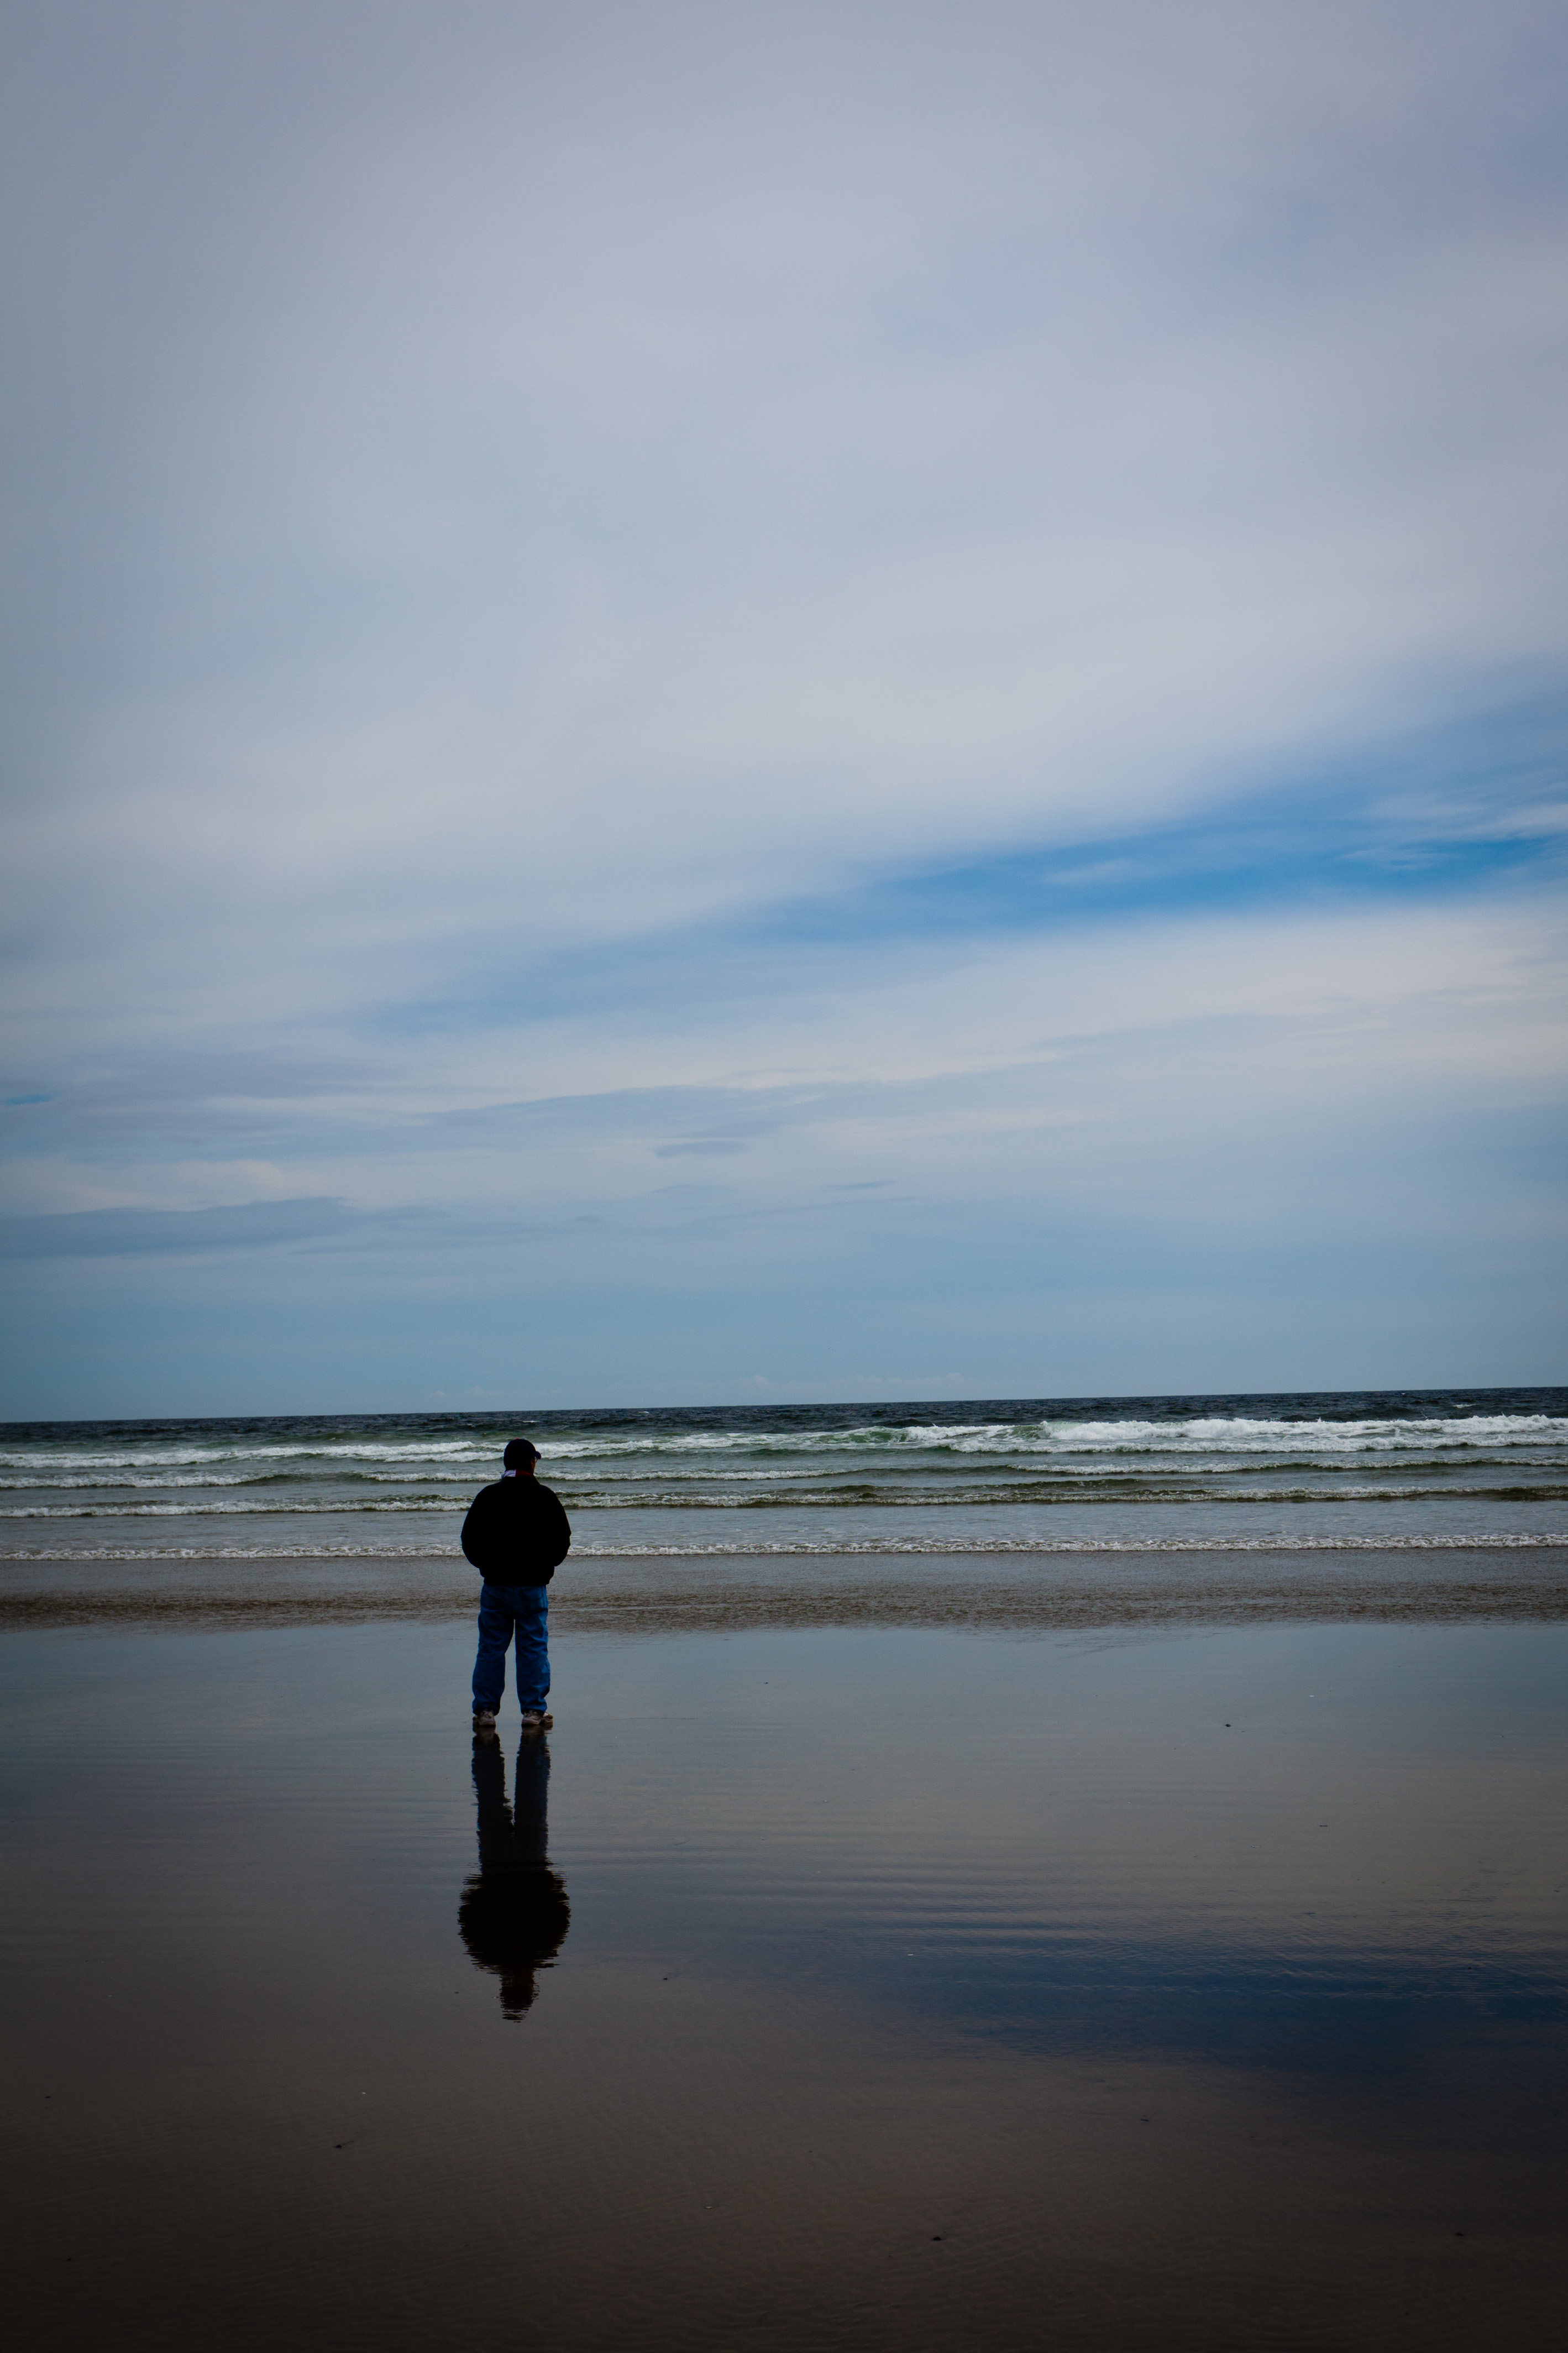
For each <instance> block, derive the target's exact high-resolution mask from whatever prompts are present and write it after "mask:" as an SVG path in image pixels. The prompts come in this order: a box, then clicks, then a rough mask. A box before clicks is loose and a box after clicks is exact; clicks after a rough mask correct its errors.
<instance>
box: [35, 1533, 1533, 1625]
mask: <svg viewBox="0 0 1568 2353" xmlns="http://www.w3.org/2000/svg"><path fill="white" fill-rule="evenodd" d="M477 1599H478V1586H477V1579H476V1577H475V1575H474V1572H473V1571H472V1570H471V1569H470V1568H469V1567H468V1563H467V1562H466V1561H464V1560H463V1559H461V1558H460V1557H455V1556H451V1555H449V1554H431V1555H429V1556H404V1557H391V1556H389V1557H384V1558H379V1559H377V1558H372V1559H363V1558H359V1559H343V1558H342V1557H338V1558H328V1557H322V1558H321V1559H316V1560H311V1559H287V1560H255V1559H244V1558H239V1559H233V1558H231V1559H223V1558H216V1559H215V1558H212V1557H203V1558H197V1559H191V1560H184V1561H180V1560H168V1559H153V1560H146V1561H134V1560H93V1559H91V1558H89V1557H85V1556H84V1557H79V1558H76V1559H73V1560H68V1561H48V1562H42V1561H37V1562H35V1561H27V1560H26V1559H13V1560H10V1561H6V1562H5V1563H4V1564H0V1625H4V1626H12V1627H23V1626H38V1627H42V1626H50V1625H92V1624H105V1625H124V1626H132V1625H137V1624H142V1625H155V1624H160V1623H161V1624H168V1625H176V1624H181V1623H184V1624H189V1625H199V1624H211V1625H229V1626H264V1625H267V1624H275V1623H282V1622H286V1621H288V1620H319V1621H321V1622H323V1623H330V1622H332V1621H337V1620H366V1619H377V1618H384V1619H394V1620H395V1619H416V1620H427V1621H439V1620H451V1619H458V1618H471V1617H472V1615H473V1613H474V1610H475V1609H476V1606H477ZM551 1619H552V1625H553V1626H554V1627H556V1628H557V1629H558V1630H560V1631H561V1632H563V1633H570V1632H581V1631H588V1630H605V1631H611V1630H621V1631H625V1632H637V1633H665V1632H694V1633H695V1632H703V1631H717V1630H739V1629H742V1628H746V1627H765V1626H776V1627H792V1626H793V1627H805V1626H863V1625H902V1626H952V1627H994V1628H997V1629H1003V1628H1018V1629H1025V1628H1030V1627H1032V1628H1036V1629H1039V1630H1050V1629H1060V1630H1066V1629H1073V1628H1086V1627H1093V1626H1133V1625H1149V1626H1157V1625H1241V1624H1271V1623H1281V1622H1291V1621H1296V1622H1300V1621H1304V1620H1310V1621H1313V1622H1318V1623H1321V1622H1326V1621H1334V1620H1352V1619H1353V1620H1373V1621H1385V1622H1405V1623H1417V1622H1422V1623H1432V1622H1445V1621H1458V1620H1510V1619H1511V1620H1546V1621H1550V1620H1564V1619H1568V1547H1564V1546H1560V1545H1555V1544H1553V1545H1539V1544H1521V1545H1494V1546H1472V1545H1466V1544H1454V1545H1445V1546H1411V1547H1408V1548H1397V1547H1389V1548H1386V1549H1383V1548H1377V1547H1374V1546H1355V1547H1348V1546H1321V1547H1315V1548H1308V1547H1303V1548H1301V1549H1300V1550H1296V1551H1292V1550H1267V1551H1265V1550H1258V1549H1237V1550H1236V1551H1226V1550H1224V1549H1221V1548H1217V1547H1215V1548H1210V1547H1206V1546H1205V1547H1201V1548H1199V1547H1194V1548H1193V1549H1191V1550H1184V1551H1174V1550H1169V1549H1162V1550H1146V1551H1139V1550H1134V1549H1131V1548H1128V1549H1124V1550H1116V1551H1110V1550H1101V1551H1097V1550H1091V1549H1088V1548H1086V1549H1085V1550H1083V1551H1081V1552H1063V1551H1053V1552H1037V1553H1030V1552H1016V1553H998V1552H981V1553H935V1554H932V1553H882V1554H865V1553H862V1554H826V1555H825V1554H809V1555H793V1556H792V1555H789V1554H777V1553H772V1554H768V1553H753V1554H743V1553H733V1554H708V1555H703V1556H690V1555H687V1556H676V1557H658V1556H654V1557H649V1556H640V1557H630V1558H628V1557H626V1556H621V1557H616V1556H587V1555H583V1554H574V1556H572V1558H571V1560H570V1561H569V1563H568V1564H567V1566H566V1567H565V1568H564V1569H563V1571H562V1572H561V1574H560V1575H559V1577H558V1578H557V1580H556V1582H555V1585H554V1587H553V1588H552V1596H551Z"/></svg>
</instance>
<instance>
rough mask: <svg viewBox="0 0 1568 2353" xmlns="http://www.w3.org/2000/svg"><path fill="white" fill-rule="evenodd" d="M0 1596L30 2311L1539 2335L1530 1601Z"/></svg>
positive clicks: (1355, 2343) (23, 2274) (11, 2191)
mask: <svg viewBox="0 0 1568 2353" xmlns="http://www.w3.org/2000/svg"><path fill="white" fill-rule="evenodd" d="M555 1651H556V1657H555V1673H556V1688H555V1694H554V1704H555V1708H556V1714H557V1728H556V1730H555V1731H554V1732H553V1734H552V1736H551V1737H550V1739H549V1742H548V1745H547V1748H546V1747H543V1746H540V1745H539V1744H535V1745H534V1746H531V1747H526V1746H525V1747H523V1748H522V1749H521V1753H520V1747H519V1742H518V1737H517V1719H516V1716H515V1714H513V1713H511V1703H510V1701H509V1703H508V1712H507V1713H506V1714H505V1715H503V1719H502V1735H503V1737H502V1742H501V1744H500V1746H499V1747H496V1748H491V1749H489V1750H486V1751H480V1752H479V1754H478V1756H477V1757H476V1755H475V1753H474V1752H473V1751H472V1749H471V1746H470V1742H469V1739H468V1732H467V1726H466V1720H465V1718H466V1708H465V1695H466V1671H467V1667H468V1636H467V1633H466V1631H465V1630H459V1629H457V1628H448V1627H447V1626H440V1625H437V1626H428V1625H405V1626H392V1627H385V1626H382V1627H365V1626H357V1627H343V1626H313V1627H308V1628H307V1627H301V1626H285V1627H281V1628H277V1629H274V1630H268V1631H266V1632H246V1633H226V1634H209V1633H191V1632H182V1633H179V1634H174V1635H171V1634H163V1633H135V1634H117V1635H109V1634H103V1633H99V1632H94V1633H85V1632H79V1631H49V1632H34V1633H28V1634H21V1635H13V1636H12V1637H10V1638H9V1639H8V1641H7V1643H6V1646H5V1651H4V1653H3V1672H4V1680H5V1700H6V1707H5V1765H6V1773H5V1785H6V1788H7V1789H8V1791H9V1796H8V1798H7V1800H6V1803H5V1812H4V1816H3V1820H0V1828H3V1832H4V1842H5V1849H6V1862H7V1876H8V1881H9V1883H10V1885H11V1886H12V1888H13V1889H14V1890H16V1891H18V1894H17V1895H15V1896H14V1898H13V1903H12V1905H11V1907H10V1911H9V1915H8V1922H7V1926H6V1927H5V1933H4V1939H3V1944H0V1955H3V1960H4V1972H5V1996H6V2000H5V2015H6V2017H7V2019H8V2020H9V2021H12V2023H13V2026H14V2027H15V2026H16V2024H17V2023H18V2022H19V2021H25V2024H23V2026H22V2031H21V2032H20V2034H19V2035H18V2036H17V2037H16V2040H17V2041H18V2042H19V2044H20V2048H19V2050H18V2052H17V2054H16V2065H15V2067H14V2069H13V2081H14V2083H16V2085H17V2087H18V2088H17V2089H16V2093H15V2094H14V2096H13V2099H12V2102H11V2103H10V2109H9V2116H8V2120H7V2124H6V2127H5V2134H6V2152H7V2153H6V2159H5V2197H6V2206H7V2211H8V2212H9V2214H10V2215H11V2217H12V2219H13V2224H14V2228H13V2233H12V2235H13V2240H14V2243H15V2244H16V2246H17V2247H18V2248H19V2249H21V2250H22V2253H21V2256H20V2257H19V2258H18V2259H17V2260H16V2262H14V2264H13V2269H12V2278H11V2281H10V2284H9V2287H10V2292H9V2295H8V2299H7V2300H8V2304H9V2305H10V2306H12V2307H13V2308H16V2306H18V2305H19V2306H20V2312H21V2317H22V2319H23V2321H24V2324H25V2326H26V2329H27V2331H28V2333H29V2335H30V2336H32V2337H36V2338H37V2340H38V2341H44V2340H45V2337H46V2334H47V2341H49V2342H50V2343H52V2344H55V2345H60V2346H67V2347H75V2346H78V2345H81V2346H86V2345H87V2344H88V2343H89V2341H90V2342H91V2343H93V2344H94V2345H95V2346H96V2345H98V2344H100V2343H101V2342H103V2341H105V2340H106V2339H108V2340H110V2341H113V2342H116V2343H118V2344H122V2345H128V2346H133V2347H141V2346H147V2347H152V2346H154V2345H156V2346H159V2347H169V2346H174V2347H184V2346H185V2345H187V2344H188V2345H191V2346H195V2345H197V2344H201V2345H206V2344H210V2343H215V2342H217V2343H224V2344H226V2345H230V2346H238V2347H249V2346H252V2345H255V2346H261V2345H264V2344H265V2345H268V2346H271V2345H274V2344H276V2343H277V2342H279V2340H282V2341H285V2342H291V2343H293V2344H296V2345H300V2346H304V2347H314V2346H317V2345H323V2346H324V2345H326V2344H329V2343H331V2344H333V2345H337V2344H340V2343H341V2342H342V2339H343V2337H344V2336H345V2334H352V2335H353V2337H355V2338H356V2339H359V2338H364V2339H368V2340H369V2341H372V2342H374V2343H377V2344H380V2345H385V2346H392V2347H408V2348H414V2347H420V2348H424V2347H428V2346H430V2345H432V2344H445V2343H447V2342H451V2343H454V2344H457V2343H461V2344H465V2345H474V2346H478V2347H481V2348H488V2347H491V2346H494V2347H498V2348H499V2347H500V2346H503V2345H505V2346H509V2347H510V2346H512V2345H514V2344H516V2343H518V2342H519V2341H533V2340H537V2341H539V2342H542V2343H550V2344H552V2345H555V2346H558V2347H564V2348H573V2353H574V2349H575V2348H600V2347H604V2348H610V2347H616V2348H618V2347H621V2346H623V2345H626V2344H628V2343H636V2344H637V2345H639V2346H650V2347H655V2348H665V2347H668V2348H686V2347H692V2346H695V2347H703V2348H706V2347H712V2348H729V2347H734V2346H755V2347H759V2348H773V2347H778V2348H784V2347H785V2346H788V2347H789V2348H792V2353H793V2348H800V2347H802V2346H810V2347H814V2348H815V2347H818V2346H822V2347H837V2346H840V2345H842V2346H845V2347H848V2346H850V2345H854V2346H856V2347H870V2348H889V2353H891V2349H892V2348H897V2353H905V2348H911V2353H912V2348H932V2353H948V2348H954V2353H956V2348H974V2347H976V2346H984V2347H986V2348H992V2347H996V2348H1013V2347H1017V2348H1026V2347H1028V2348H1034V2347H1037V2346H1039V2345H1042V2344H1052V2345H1058V2346H1063V2347H1069V2348H1077V2347H1083V2348H1108V2353H1109V2348H1143V2347H1149V2348H1154V2347H1170V2346H1178V2347H1187V2346H1191V2347H1194V2348H1196V2347H1205V2348H1231V2347H1234V2348H1254V2347H1258V2346H1274V2345H1278V2346H1283V2347H1295V2346H1302V2347H1305V2346H1314V2347H1316V2346H1323V2347H1330V2346H1331V2347H1354V2348H1360V2347H1363V2346H1364V2347H1367V2348H1373V2347H1377V2348H1385V2347H1389V2346H1410V2347H1413V2348H1414V2347H1415V2346H1421V2347H1423V2348H1425V2347H1428V2346H1431V2345H1434V2344H1437V2345H1452V2346H1463V2347H1468V2346H1472V2345H1473V2346H1479V2345H1481V2344H1482V2343H1483V2342H1486V2343H1494V2342H1495V2343H1504V2344H1508V2345H1510V2347H1522V2348H1535V2347H1537V2346H1540V2347H1544V2346H1546V2345H1547V2344H1548V2343H1549V2342H1550V2343H1552V2344H1553V2345H1555V2343H1556V2342H1557V2341H1558V2338H1559V2335H1560V2318H1561V2306H1560V2283H1561V2276H1562V2272H1561V2266H1562V2260H1563V2254H1564V2253H1565V2252H1568V2248H1565V2243H1564V2242H1565V2239H1568V2230H1565V2228H1564V2224H1563V2206H1562V2200H1561V2181H1562V2175H1561V2164H1562V2150H1563V2108H1564V2102H1563V2061H1564V2058H1565V2056H1568V1891H1565V1887H1564V1880H1563V1863H1562V1856H1563V1832H1564V1830H1565V1829H1568V1723H1565V1720H1564V1711H1563V1703H1562V1698H1561V1693H1562V1688H1563V1667H1564V1665H1565V1664H1568V1629H1564V1628H1563V1627H1561V1626H1542V1625H1531V1626H1523V1625H1468V1626H1452V1627H1419V1626H1394V1625H1388V1626H1365V1625H1361V1626H1356V1625H1333V1626H1270V1627H1253V1628H1245V1629H1238V1628H1221V1629H1208V1630H1203V1631H1201V1632H1188V1633H1178V1632H1173V1631H1169V1630H1165V1631H1162V1632H1159V1633H1143V1634H1142V1635H1137V1636H1133V1635H1131V1634H1121V1635H1116V1634H1106V1633H1100V1634H1095V1635H1088V1634H1079V1635H1061V1634H1054V1635H1049V1636H1040V1637H1037V1638H1035V1639H1028V1640H1020V1639H1016V1638H1014V1639H1006V1638H1003V1637H1000V1636H996V1635H988V1636H976V1635H963V1634H958V1633H952V1632H942V1631H936V1630H907V1629H905V1630H900V1629H889V1628H871V1627H860V1628H853V1629H837V1630H833V1629H815V1630H795V1631H792V1630H767V1631H754V1632H747V1633H740V1634H729V1635H721V1634H686V1635H681V1636H679V1637H673V1638H671V1637H658V1636H649V1637H645V1638H642V1639H625V1638H617V1637H612V1636H604V1635H592V1634H580V1635H576V1636H573V1635H570V1634H568V1635H566V1636H564V1637H562V1638H560V1639H558V1641H557V1642H556V1644H555Z"/></svg>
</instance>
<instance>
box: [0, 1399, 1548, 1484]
mask: <svg viewBox="0 0 1568 2353" xmlns="http://www.w3.org/2000/svg"><path fill="white" fill-rule="evenodd" d="M1565 1440H1568V1417H1563V1416H1562V1415H1553V1414H1544V1413H1533V1414H1507V1413H1502V1414H1449V1415H1431V1416H1427V1417H1424V1418H1422V1419H1400V1418H1396V1417H1393V1416H1381V1417H1380V1416H1369V1417H1367V1418H1365V1419H1361V1420H1356V1421H1341V1420H1329V1419H1316V1420H1305V1419H1290V1418H1284V1417H1268V1416H1248V1415H1235V1416H1215V1415H1194V1416H1190V1417H1188V1418H1186V1419H1170V1420H1164V1419H1162V1420H1157V1421H1155V1420H1147V1419H1126V1420H1107V1421H1078V1420H1071V1419H1060V1420H1057V1419H1051V1418H1050V1417H1048V1416H1047V1417H1044V1418H1042V1419H1039V1420H1037V1421H1027V1422H1000V1421H987V1422H979V1421H977V1422H920V1421H914V1422H906V1423H900V1424H893V1425H889V1424H885V1423H880V1422H868V1423H860V1424H855V1425H853V1426H851V1427H849V1428H847V1429H838V1428H816V1429H807V1430H735V1429H724V1428H718V1429H713V1430H682V1431H647V1432H637V1433H628V1434H626V1435H625V1436H611V1435H609V1434H608V1433H604V1434H599V1433H584V1435H583V1436H582V1437H578V1438H572V1437H557V1436H554V1435H547V1436H543V1437H542V1438H540V1439H539V1440H538V1444H539V1447H540V1451H541V1453H542V1456H543V1458H544V1460H545V1461H546V1462H547V1463H548V1462H559V1463H562V1464H567V1463H592V1462H595V1461H599V1462H605V1463H617V1462H618V1463H633V1462H636V1461H657V1460H661V1459H662V1460H674V1461H681V1460H682V1459H685V1460H691V1459H692V1458H701V1457H703V1456H708V1457H719V1458H723V1457H726V1456H730V1455H733V1454H738V1453H739V1454H750V1455H752V1456H753V1457H757V1458H762V1459H763V1460H764V1461H765V1460H767V1459H769V1458H776V1457H780V1456H784V1457H799V1456H801V1455H807V1454H826V1455H843V1454H850V1455H868V1454H870V1455H881V1456H889V1455H892V1456H899V1455H914V1454H924V1455H936V1456H942V1455H952V1454H960V1455H964V1454H967V1455H990V1456H994V1457H1002V1458H1005V1457H1008V1456H1013V1457H1017V1458H1028V1457H1037V1456H1040V1455H1048V1456H1058V1457H1070V1456H1073V1455H1080V1456H1082V1455H1088V1456H1091V1457H1092V1456H1096V1455H1103V1454H1117V1453H1122V1454H1132V1455H1147V1454H1156V1455H1159V1454H1165V1455H1169V1454H1178V1455H1179V1454H1191V1453H1193V1452H1194V1451H1196V1452H1200V1453H1204V1452H1207V1453H1213V1454H1217V1455H1235V1454H1238V1453H1239V1454H1258V1453H1263V1452H1268V1453H1278V1452H1281V1451H1283V1452H1288V1453H1289V1452H1301V1453H1306V1454H1310V1455H1327V1456H1335V1455H1343V1454H1347V1453H1356V1452H1361V1453H1367V1452H1385V1451H1409V1450H1412V1449H1418V1450H1422V1451H1425V1450H1428V1449H1434V1448H1436V1449H1458V1448H1468V1447H1475V1446H1482V1445H1484V1446H1496V1447H1504V1448H1512V1447H1521V1448H1523V1447H1540V1446H1550V1445H1553V1444H1560V1443H1563V1441H1565ZM497 1452H498V1447H497V1441H496V1440H495V1438H494V1437H493V1436H491V1435H489V1434H487V1435H485V1436H474V1437H454V1438H419V1439H407V1440H381V1439H370V1438H366V1439H353V1440H349V1439H342V1440H289V1441H285V1442H278V1441H275V1440H274V1441H268V1442H258V1441H249V1440H215V1441H214V1442H213V1443H211V1444H210V1445H191V1444H185V1445H181V1446H159V1445H157V1444H150V1445H148V1446H145V1447H134V1448H128V1447H126V1446H124V1445H123V1444H121V1445H120V1446H117V1447H115V1448H113V1449H102V1448H100V1449H90V1450H81V1449H72V1448H69V1447H59V1448H47V1447H38V1446H36V1445H35V1446H30V1447H26V1448H0V1473H6V1472H9V1473H13V1474H17V1473H22V1474H25V1473H32V1474H35V1475H34V1476H33V1477H31V1478H29V1479H27V1480H26V1483H27V1484H30V1485H47V1484H51V1483H60V1484H65V1483H76V1482H77V1480H78V1478H79V1474H82V1473H91V1472H129V1473H132V1474H134V1473H146V1472H173V1473H178V1472H202V1473H205V1474H206V1475H207V1478H208V1481H209V1482H210V1483H214V1484H216V1483H217V1482H218V1480H219V1479H220V1478H222V1477H224V1476H225V1475H227V1476H228V1477H234V1476H236V1475H237V1472H239V1470H240V1469H241V1468H242V1467H243V1466H245V1465H258V1466H261V1465H265V1466H268V1467H269V1468H272V1469H274V1470H277V1471H279V1472H283V1471H286V1470H287V1469H288V1468H290V1467H292V1468H295V1469H297V1470H298V1471H299V1472H300V1475H301V1476H309V1475H310V1474H311V1472H312V1471H313V1470H315V1471H320V1470H326V1471H329V1472H330V1471H331V1470H341V1469H342V1468H344V1467H346V1466H349V1465H353V1464H367V1465H385V1466H389V1467H395V1470H396V1471H400V1472H413V1473H414V1474H415V1475H417V1474H418V1473H419V1472H426V1475H438V1474H439V1472H440V1470H441V1468H443V1467H445V1468H447V1471H448V1474H449V1475H450V1476H451V1477H452V1478H453V1479H454V1481H456V1480H458V1478H460V1477H466V1476H468V1475H470V1474H471V1472H472V1470H473V1469H476V1468H479V1469H482V1468H484V1467H486V1466H488V1465H489V1464H491V1463H493V1462H494V1461H495V1459H496V1455H497ZM37 1474H42V1475H41V1476H40V1475H37ZM18 1483H20V1482H18ZM170 1483H173V1482H172V1481H171V1482H170ZM182 1483H184V1482H182ZM192 1483H196V1484H199V1483H201V1482H200V1480H199V1479H198V1480H196V1481H195V1482H192Z"/></svg>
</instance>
